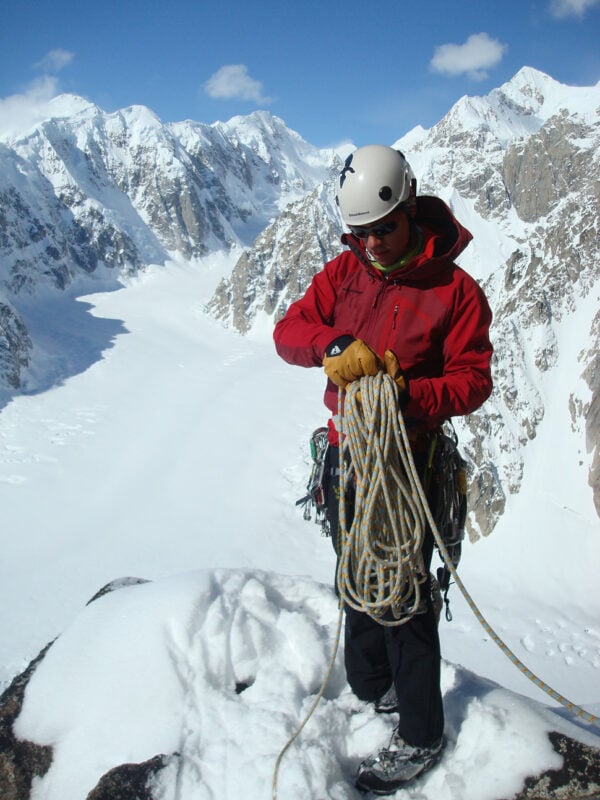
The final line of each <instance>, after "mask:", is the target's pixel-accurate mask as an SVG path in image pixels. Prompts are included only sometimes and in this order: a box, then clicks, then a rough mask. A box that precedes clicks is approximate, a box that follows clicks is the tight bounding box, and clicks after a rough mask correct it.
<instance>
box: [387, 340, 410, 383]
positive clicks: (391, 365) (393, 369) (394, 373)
mask: <svg viewBox="0 0 600 800" xmlns="http://www.w3.org/2000/svg"><path fill="white" fill-rule="evenodd" d="M383 361H384V364H385V371H386V372H387V374H388V375H390V376H391V377H392V378H393V379H394V380H395V381H396V383H397V385H398V388H399V389H400V391H401V392H406V393H408V379H407V378H406V377H405V375H404V373H403V372H402V367H401V366H400V362H399V361H398V359H397V358H396V355H395V354H394V353H392V351H391V350H386V351H385V353H384V354H383Z"/></svg>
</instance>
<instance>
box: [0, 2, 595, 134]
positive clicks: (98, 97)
mask: <svg viewBox="0 0 600 800" xmlns="http://www.w3.org/2000/svg"><path fill="white" fill-rule="evenodd" d="M599 43H600V0H535V2H528V1H527V0H508V2H504V3H496V2H488V1H487V0H462V2H461V0H458V2H455V3H448V2H447V0H443V1H442V0H431V1H430V2H427V0H421V2H414V3H407V2H403V1H402V0H377V2H376V3H368V2H365V1H364V0H363V2H358V1H357V0H346V1H345V2H343V3H342V2H337V1H336V0H307V1H306V2H304V3H302V4H291V5H290V4H288V3H285V2H284V0H277V2H275V0H263V1H262V2H255V3H248V2H244V3H242V2H237V1H235V2H234V1H233V0H212V2H210V3H209V2H205V0H171V2H170V3H166V2H161V3H158V2H155V0H145V2H141V0H118V1H117V0H102V1H101V2H93V3H92V2H85V1H83V2H82V0H51V1H50V0H2V4H1V7H0V127H1V123H2V117H4V120H5V121H6V119H7V118H8V117H10V116H11V115H14V116H17V115H19V114H20V113H22V112H23V111H24V110H26V109H28V108H31V107H36V106H37V107H39V106H43V104H44V102H45V101H47V99H48V98H49V97H51V96H52V95H54V94H57V93H60V92H72V93H74V94H78V95H81V96H83V97H85V98H87V99H88V100H91V101H93V102H95V103H97V104H98V105H99V106H100V107H101V108H103V109H104V110H105V111H115V110H116V109H118V108H123V107H125V106H129V105H133V104H142V105H147V106H149V107H150V108H151V109H152V110H153V111H154V112H155V113H156V114H157V115H158V116H159V117H160V118H161V119H162V120H163V122H173V121H179V120H183V119H193V120H197V121H199V122H205V123H211V122H215V121H217V120H227V119H229V118H230V117H232V116H234V115H236V114H249V113H250V112H252V111H253V110H255V109H257V108H264V109H267V110H268V111H270V112H271V113H273V114H276V115H277V116H279V117H281V118H282V119H283V120H284V121H285V122H286V123H287V125H288V126H289V127H290V128H293V129H294V130H296V131H298V133H300V134H301V136H302V137H303V138H304V139H306V140H307V141H309V142H311V143H312V144H315V145H318V146H322V147H325V146H329V145H335V144H338V143H340V142H342V141H348V140H350V141H352V142H353V143H354V144H356V145H363V144H368V143H370V142H382V143H386V144H391V143H392V142H393V141H394V140H396V139H397V138H399V137H400V136H402V135H403V134H405V133H406V132H407V131H409V130H410V129H411V128H413V127H414V126H415V125H417V124H421V125H423V126H424V127H430V126H431V125H433V124H434V123H435V122H437V121H438V120H439V119H441V117H442V116H443V115H444V114H445V113H446V112H447V111H448V110H449V108H450V107H451V106H452V104H453V103H454V102H456V101H457V100H458V99H459V98H460V97H461V96H462V95H465V94H468V95H482V94H487V93H488V92H489V91H490V90H491V89H493V88H494V87H496V86H499V85H501V84H502V83H504V82H505V81H506V80H509V79H510V78H511V77H512V76H513V75H514V74H515V73H516V72H517V71H518V70H519V69H520V68H521V67H523V66H531V67H535V68H537V69H539V70H542V71H543V72H546V73H548V74H549V75H551V76H552V77H553V78H555V79H556V80H558V81H560V82H561V83H566V84H570V85H577V86H582V85H592V84H595V83H597V82H598V81H599V80H600V45H599Z"/></svg>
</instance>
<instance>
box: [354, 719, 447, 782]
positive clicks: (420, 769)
mask: <svg viewBox="0 0 600 800" xmlns="http://www.w3.org/2000/svg"><path fill="white" fill-rule="evenodd" d="M444 744H445V740H444V737H443V736H442V738H441V739H439V740H438V741H437V742H435V744H433V745H431V746H430V747H413V746H412V745H410V744H407V743H406V742H405V741H404V739H401V738H400V736H398V734H397V733H396V734H394V736H393V737H392V741H391V742H390V746H389V747H384V748H383V749H382V750H380V751H379V753H378V754H377V755H376V756H371V757H370V758H366V759H365V760H364V761H363V762H362V764H361V765H360V767H359V768H358V774H357V776H356V786H357V788H358V789H362V790H363V791H368V792H373V794H392V793H393V792H395V791H396V790H397V789H400V788H401V787H402V786H404V785H406V784H407V783H408V782H409V781H412V780H413V779H414V778H416V777H418V776H419V775H422V774H423V773H424V772H426V771H427V770H428V769H431V767H433V766H435V764H437V762H438V761H439V759H440V756H441V754H442V750H443V748H444Z"/></svg>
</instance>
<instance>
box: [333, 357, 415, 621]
mask: <svg viewBox="0 0 600 800" xmlns="http://www.w3.org/2000/svg"><path fill="white" fill-rule="evenodd" d="M342 402H344V405H343V408H342ZM339 403H340V408H339V411H340V414H339V419H340V421H341V426H340V427H341V430H340V442H341V452H340V486H343V487H346V488H347V487H348V486H349V485H350V483H352V484H353V486H354V491H355V493H356V500H355V504H354V509H355V510H354V519H353V521H352V526H351V527H350V529H349V530H348V529H347V524H346V501H345V495H346V492H345V491H340V498H339V504H340V558H339V563H338V571H337V586H338V592H339V594H340V597H341V598H342V600H343V601H344V602H345V603H347V604H348V605H349V606H351V607H352V608H355V609H356V610H357V611H362V612H364V613H366V614H369V616H371V617H373V618H374V619H376V620H377V621H378V622H379V623H380V624H381V625H386V626H397V625H404V624H405V623H407V622H408V621H409V620H410V619H411V618H412V617H413V616H414V615H415V614H416V613H418V612H419V611H420V610H421V611H422V610H424V609H425V607H426V606H425V602H424V598H422V597H421V587H422V585H423V584H424V583H425V582H426V581H427V578H428V573H427V571H426V570H425V566H424V564H423V557H422V554H421V549H422V545H423V539H424V536H425V531H426V523H427V520H426V516H425V511H424V505H423V502H422V498H421V496H420V495H419V488H420V482H419V476H418V474H417V470H416V467H415V464H414V461H413V459H412V454H411V449H410V443H409V441H408V435H407V432H406V427H405V426H404V425H403V424H402V425H399V424H398V419H399V418H401V417H402V415H401V413H400V412H399V408H398V389H397V386H396V384H395V382H394V381H393V380H392V379H391V378H390V376H389V375H386V374H385V373H383V372H379V373H378V374H377V375H376V376H375V377H373V378H369V379H363V380H361V381H360V382H359V381H355V382H354V383H351V384H350V385H349V386H348V388H347V391H346V395H345V398H342V397H340V400H339ZM390 614H391V618H390ZM384 615H385V616H384Z"/></svg>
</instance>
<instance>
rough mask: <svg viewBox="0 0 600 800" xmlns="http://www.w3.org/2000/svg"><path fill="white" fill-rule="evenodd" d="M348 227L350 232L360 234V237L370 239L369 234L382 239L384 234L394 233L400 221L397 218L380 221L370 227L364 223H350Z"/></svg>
mask: <svg viewBox="0 0 600 800" xmlns="http://www.w3.org/2000/svg"><path fill="white" fill-rule="evenodd" d="M348 227H349V228H350V232H351V233H353V234H354V235H355V236H358V238H359V239H368V238H369V236H375V237H376V238H377V239H382V238H383V237H384V236H387V235H388V234H390V233H393V232H394V231H395V230H396V228H397V227H398V223H397V222H396V221H395V220H390V221H389V222H380V223H378V224H375V225H369V226H368V227H363V226H362V225H349V226H348Z"/></svg>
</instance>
